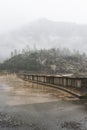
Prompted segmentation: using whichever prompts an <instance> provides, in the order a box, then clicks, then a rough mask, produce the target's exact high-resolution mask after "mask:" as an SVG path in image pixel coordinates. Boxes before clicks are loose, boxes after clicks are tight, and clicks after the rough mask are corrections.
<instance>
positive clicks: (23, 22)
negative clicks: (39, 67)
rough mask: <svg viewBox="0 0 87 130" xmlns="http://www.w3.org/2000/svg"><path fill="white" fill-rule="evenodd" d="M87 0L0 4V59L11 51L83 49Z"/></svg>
mask: <svg viewBox="0 0 87 130" xmlns="http://www.w3.org/2000/svg"><path fill="white" fill-rule="evenodd" d="M86 43H87V0H2V1H0V58H1V59H3V58H6V57H8V56H9V55H10V52H11V51H12V50H14V49H15V48H16V49H18V50H19V49H20V50H21V49H22V48H24V47H25V46H26V45H29V46H30V47H31V48H33V47H34V46H36V47H37V48H45V47H46V48H49V47H68V48H70V49H79V50H80V51H85V52H86V50H87V45H86Z"/></svg>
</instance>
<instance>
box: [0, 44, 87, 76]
mask: <svg viewBox="0 0 87 130" xmlns="http://www.w3.org/2000/svg"><path fill="white" fill-rule="evenodd" d="M0 70H1V71H8V72H29V73H42V74H58V73H79V72H82V73H84V72H87V56H86V54H85V53H82V54H80V52H79V51H76V50H73V51H72V52H71V51H70V50H69V49H68V48H62V49H59V48H51V49H39V50H37V49H35V48H34V49H33V50H32V49H30V48H29V46H27V47H26V48H25V49H23V50H22V51H18V50H16V49H15V50H14V51H13V52H11V58H9V59H8V60H6V61H4V62H3V63H1V64H0Z"/></svg>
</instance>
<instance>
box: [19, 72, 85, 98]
mask: <svg viewBox="0 0 87 130" xmlns="http://www.w3.org/2000/svg"><path fill="white" fill-rule="evenodd" d="M17 76H18V77H20V78H22V79H24V80H27V81H32V82H34V83H39V84H44V85H47V86H50V87H54V88H58V89H60V90H63V91H66V92H68V93H70V94H72V95H74V96H76V97H81V96H83V95H85V94H86V93H87V78H86V77H81V76H79V77H75V76H61V75H36V74H32V75H31V74H26V73H22V74H17Z"/></svg>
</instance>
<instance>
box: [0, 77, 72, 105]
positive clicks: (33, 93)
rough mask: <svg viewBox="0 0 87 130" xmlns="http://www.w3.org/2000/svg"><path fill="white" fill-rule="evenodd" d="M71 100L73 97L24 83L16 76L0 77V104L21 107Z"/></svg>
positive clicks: (41, 86)
mask: <svg viewBox="0 0 87 130" xmlns="http://www.w3.org/2000/svg"><path fill="white" fill-rule="evenodd" d="M71 99H73V96H72V95H70V94H68V93H66V92H63V91H61V90H58V89H55V88H51V87H47V86H44V85H40V84H34V83H31V82H28V81H24V80H22V79H19V78H17V77H16V75H7V76H1V77H0V103H3V102H4V104H7V105H21V104H34V103H44V102H53V101H58V100H71Z"/></svg>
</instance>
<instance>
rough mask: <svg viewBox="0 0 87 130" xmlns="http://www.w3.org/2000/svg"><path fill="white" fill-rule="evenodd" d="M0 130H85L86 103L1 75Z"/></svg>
mask: <svg viewBox="0 0 87 130" xmlns="http://www.w3.org/2000/svg"><path fill="white" fill-rule="evenodd" d="M0 130H87V101H86V100H79V99H76V98H75V97H73V96H72V95H70V94H67V93H66V92H62V91H60V90H57V89H53V88H51V87H47V86H43V85H39V84H34V83H31V82H27V81H23V80H22V79H19V78H17V77H16V76H15V75H7V76H1V77H0Z"/></svg>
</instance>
